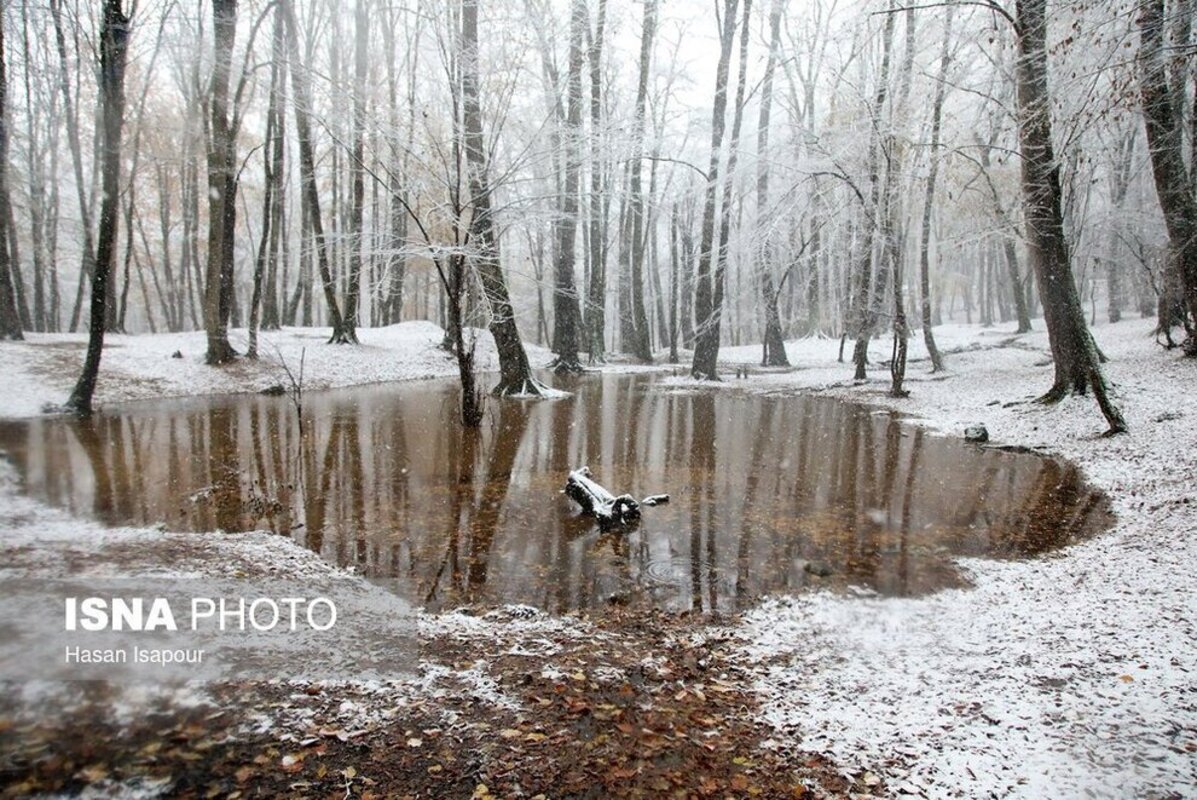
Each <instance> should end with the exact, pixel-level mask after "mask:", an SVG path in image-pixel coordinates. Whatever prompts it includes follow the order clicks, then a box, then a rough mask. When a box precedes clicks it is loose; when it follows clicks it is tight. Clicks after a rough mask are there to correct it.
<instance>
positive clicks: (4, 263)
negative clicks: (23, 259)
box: [0, 14, 25, 339]
mask: <svg viewBox="0 0 1197 800" xmlns="http://www.w3.org/2000/svg"><path fill="white" fill-rule="evenodd" d="M3 17H4V15H3V14H0V206H3V207H4V208H8V207H10V206H11V201H10V200H9V194H8V119H9V117H8V74H7V72H6V68H5V58H4V18H3ZM0 336H3V337H4V338H5V339H24V338H25V336H24V334H23V333H22V332H21V317H20V313H19V312H18V310H17V293H16V287H15V282H14V281H13V274H12V267H11V264H10V263H9V249H8V226H6V225H2V224H0Z"/></svg>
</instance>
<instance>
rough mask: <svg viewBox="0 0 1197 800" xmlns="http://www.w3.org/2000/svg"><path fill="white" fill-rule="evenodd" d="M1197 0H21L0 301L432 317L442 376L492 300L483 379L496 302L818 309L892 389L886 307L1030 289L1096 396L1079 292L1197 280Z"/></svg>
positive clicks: (714, 341) (627, 325)
mask: <svg viewBox="0 0 1197 800" xmlns="http://www.w3.org/2000/svg"><path fill="white" fill-rule="evenodd" d="M1195 8H1197V4H1195V3H1194V2H1193V0H1144V1H1143V2H1132V1H1130V0H1127V1H1125V2H1108V1H1106V0H1103V1H1101V2H1057V1H1056V0H1052V1H1051V2H1045V0H1017V2H997V0H981V1H980V2H927V3H922V2H910V3H907V2H901V3H899V2H895V1H894V0H888V2H887V1H886V0H873V1H872V2H853V1H852V0H755V2H753V1H752V0H706V1H702V2H700V1H699V0H665V1H664V2H661V0H460V1H455V2H442V1H441V0H355V1H354V2H338V1H336V0H270V1H267V0H242V1H241V2H237V0H211V2H205V3H197V4H192V3H180V2H175V1H174V0H135V1H134V2H133V3H122V2H119V0H105V2H103V3H93V2H87V1H86V0H48V2H46V1H44V0H39V1H37V2H34V1H32V0H30V1H23V0H10V1H9V2H6V3H5V4H4V8H3V16H2V22H3V47H4V52H3V65H4V73H5V74H4V76H3V79H4V82H3V86H4V90H5V91H4V108H3V121H4V130H3V137H0V156H3V158H2V162H0V163H2V164H3V169H2V170H0V239H2V240H3V241H0V322H2V323H3V327H4V331H5V333H6V334H7V335H8V336H10V337H14V338H16V337H19V336H20V335H21V332H22V331H37V332H65V331H69V332H75V331H82V330H85V329H87V326H88V325H89V324H91V325H92V328H93V341H94V340H95V338H96V337H97V336H101V335H102V333H103V332H128V333H142V332H163V331H188V330H199V329H202V330H204V331H205V332H206V335H207V343H208V347H207V358H208V361H209V363H213V364H220V363H224V362H226V361H228V360H230V359H232V358H234V357H236V356H238V355H240V354H242V353H244V348H243V347H241V346H240V345H238V346H236V347H235V346H234V344H236V343H238V342H239V343H241V344H244V343H245V338H238V337H234V340H233V341H232V342H230V339H229V334H228V330H229V328H230V327H233V328H248V329H249V331H248V334H247V336H248V349H249V351H250V352H249V354H250V355H254V354H255V353H256V350H257V335H256V332H257V330H259V329H262V330H270V329H275V328H278V327H279V326H283V325H287V326H327V327H330V328H331V329H332V339H333V340H336V341H341V342H345V343H347V346H352V343H353V342H354V341H356V338H357V336H356V331H357V329H358V328H360V327H366V326H380V325H389V324H393V323H396V322H400V321H404V320H410V319H431V320H434V321H436V322H438V323H439V324H441V325H442V326H444V327H445V328H446V329H447V331H449V334H448V336H449V339H450V341H449V342H448V343H449V344H450V345H453V344H454V343H456V349H457V351H458V357H459V362H460V366H461V368H462V371H463V380H464V379H465V378H464V376H465V373H466V372H467V371H468V370H472V336H471V333H470V331H471V328H472V327H487V326H489V327H490V329H491V331H492V333H494V335H495V338H496V342H497V344H498V346H499V350H500V358H501V361H502V362H503V364H502V367H503V369H502V372H503V375H502V377H501V381H500V389H501V390H504V391H508V392H516V391H523V392H527V391H533V392H534V391H535V390H536V387H537V384H535V382H534V381H530V380H529V375H528V364H527V358H526V356H525V355H524V352H523V348H522V346H521V345H520V339H521V337H522V339H523V340H525V341H532V342H536V343H539V344H542V345H545V346H546V347H551V348H552V349H553V351H554V352H555V353H556V354H557V360H556V362H555V366H556V367H557V368H558V369H564V370H573V369H577V368H579V367H580V366H581V365H582V364H584V363H587V362H589V363H597V362H601V361H602V360H603V359H604V358H605V356H606V354H609V353H623V354H629V355H631V356H632V357H633V358H635V359H638V360H641V361H650V360H651V359H652V358H653V357H654V354H656V355H657V356H658V357H661V356H664V357H665V358H668V359H669V360H675V361H676V360H681V359H682V358H685V359H687V360H688V361H689V360H690V359H692V370H693V372H694V374H695V375H696V376H698V377H714V376H715V375H716V367H715V365H716V358H717V352H718V348H719V346H720V345H724V346H727V345H733V346H734V345H745V344H754V343H761V344H762V345H763V346H762V362H763V363H765V364H770V365H776V366H782V365H785V363H786V355H785V351H784V348H783V347H782V345H781V342H782V341H783V340H784V339H786V338H792V337H796V336H807V335H821V336H829V337H839V338H841V349H840V353H841V357H842V358H843V359H844V360H845V361H847V360H853V361H855V370H856V374H857V376H858V377H859V376H863V374H864V370H865V368H866V366H867V364H866V358H867V344H868V342H869V340H870V339H872V338H875V337H882V336H884V337H887V341H888V338H889V337H890V336H891V335H892V336H893V338H894V347H893V358H892V360H891V363H890V367H891V372H892V373H893V388H892V390H893V391H894V392H895V393H901V392H902V391H903V390H902V387H901V375H900V374H898V373H899V371H900V370H901V371H903V372H904V370H905V341H906V339H907V338H908V337H909V336H919V337H922V338H923V339H924V341H925V344H926V345H927V349H928V350H929V351H930V354H931V357H932V362H933V363H932V366H934V367H936V368H938V367H939V366H941V365H942V364H941V362H942V357H941V355H940V354H939V353H938V352H937V350H936V348H935V347H934V341H933V338H932V334H933V326H934V325H937V324H940V323H942V322H944V321H949V320H955V321H967V322H978V323H981V324H985V325H989V324H995V325H996V324H1007V325H1009V326H1010V330H1012V331H1014V330H1017V331H1025V330H1027V329H1029V327H1030V326H1031V324H1032V320H1034V319H1036V318H1038V317H1040V316H1045V317H1046V324H1047V326H1048V327H1049V328H1050V329H1051V334H1052V352H1053V356H1054V357H1055V360H1056V362H1057V367H1056V374H1057V379H1056V385H1055V386H1053V387H1052V391H1051V392H1049V396H1048V399H1052V398H1053V397H1057V396H1061V395H1063V394H1064V393H1067V392H1068V391H1072V390H1084V389H1085V388H1086V387H1092V388H1094V389H1096V390H1097V392H1096V394H1098V396H1099V400H1101V401H1102V410H1103V411H1104V412H1106V417H1107V419H1108V420H1110V424H1111V429H1113V430H1118V429H1119V428H1120V419H1119V417H1118V411H1117V408H1115V407H1113V405H1112V402H1111V401H1110V400H1109V399H1108V398H1105V397H1104V394H1105V393H1104V385H1103V383H1102V380H1101V371H1100V367H1099V361H1100V357H1101V354H1100V353H1099V352H1097V350H1096V347H1095V346H1094V345H1093V342H1092V340H1091V338H1090V337H1089V336H1088V333H1087V330H1086V329H1085V326H1086V325H1087V324H1092V323H1094V322H1096V321H1097V320H1099V319H1100V320H1105V319H1108V320H1109V321H1117V320H1118V319H1119V318H1120V317H1123V316H1125V315H1127V314H1131V315H1144V316H1151V315H1158V316H1159V323H1160V324H1159V335H1160V340H1161V342H1162V343H1165V344H1166V345H1169V346H1171V345H1172V344H1173V343H1174V342H1175V343H1177V344H1180V343H1181V342H1182V340H1184V339H1185V336H1184V334H1185V331H1186V329H1189V328H1191V319H1192V317H1193V312H1194V311H1197V252H1195V251H1194V249H1195V248H1197V237H1195V236H1194V235H1193V226H1194V225H1197V213H1195V212H1197V206H1195V205H1194V203H1195V202H1197V199H1195V198H1197V169H1195V168H1194V167H1195V164H1197V161H1195V153H1197V116H1195V115H1194V105H1195V96H1197V80H1194V78H1195V75H1194V69H1193V68H1194V54H1195V53H1197V43H1195V41H1194V31H1193V17H1194V11H1195ZM93 285H94V288H95V290H96V291H94V292H93ZM1035 324H1037V325H1038V324H1040V323H1039V322H1036V323H1035ZM1173 328H1178V329H1179V334H1176V335H1175V339H1174V338H1173V337H1174V334H1173ZM1190 341H1191V339H1190ZM887 347H888V345H887ZM691 353H692V355H691ZM97 363H98V355H97ZM848 369H850V367H848V366H847V365H846V366H845V370H846V371H847V370H848ZM85 372H86V370H85ZM93 385H94V376H93ZM84 388H86V387H84ZM1044 388H1045V389H1047V388H1048V387H1044ZM79 391H80V390H79V389H77V390H76V394H75V396H73V397H72V402H74V403H75V404H76V407H77V408H81V409H85V408H89V407H90V389H88V390H87V391H88V396H87V402H86V403H77V402H75V401H77V400H79ZM1107 406H1108V408H1107Z"/></svg>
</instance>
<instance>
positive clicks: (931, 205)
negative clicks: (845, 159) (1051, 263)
mask: <svg viewBox="0 0 1197 800" xmlns="http://www.w3.org/2000/svg"><path fill="white" fill-rule="evenodd" d="M954 19H955V6H948V8H947V10H946V11H945V12H944V20H943V43H942V44H941V45H940V51H939V73H938V75H937V77H936V81H935V99H934V100H933V101H932V105H931V149H930V151H929V152H928V155H927V158H928V160H929V161H930V162H931V163H930V166H929V168H928V170H927V193H926V195H925V196H924V198H923V219H922V227H921V228H920V230H919V299H920V301H921V309H920V310H921V312H922V323H923V344H924V345H926V347H927V354H928V355H930V357H931V371H932V372H939V371H940V370H942V369H943V356H942V355H940V352H939V347H938V346H937V345H936V344H935V333H934V331H932V330H931V328H932V326H933V324H934V319H933V318H932V314H931V257H930V253H929V251H930V244H931V215H932V214H933V213H934V211H935V188H936V182H937V181H938V180H939V160H940V159H939V147H940V136H941V134H942V132H943V101H944V96H945V95H946V94H947V84H948V67H949V65H950V64H951V63H952V49H951V48H952V21H953V20H954ZM1015 294H1019V291H1018V289H1017V288H1015Z"/></svg>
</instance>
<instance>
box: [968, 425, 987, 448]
mask: <svg viewBox="0 0 1197 800" xmlns="http://www.w3.org/2000/svg"><path fill="white" fill-rule="evenodd" d="M964 441H966V442H976V443H978V444H981V443H984V442H988V441H989V430H988V429H987V428H986V427H985V426H984V425H980V424H978V425H969V426H968V427H967V428H965V429H964Z"/></svg>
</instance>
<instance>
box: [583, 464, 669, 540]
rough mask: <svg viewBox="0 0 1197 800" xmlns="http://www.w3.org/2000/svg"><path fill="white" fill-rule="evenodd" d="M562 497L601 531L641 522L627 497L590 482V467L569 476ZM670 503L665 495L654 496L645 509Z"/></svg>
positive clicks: (648, 499)
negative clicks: (567, 499)
mask: <svg viewBox="0 0 1197 800" xmlns="http://www.w3.org/2000/svg"><path fill="white" fill-rule="evenodd" d="M565 493H566V494H567V495H568V496H569V497H570V499H572V500H573V501H574V502H575V503H577V504H578V505H580V506H581V507H582V511H583V512H584V513H586V514H589V515H591V516H592V517H594V518H595V519H596V520H598V523H599V525H600V526H602V527H604V528H609V527H616V526H619V525H630V524H632V523H635V522H636V521H637V520H639V519H640V506H641V504H640V503H638V502H636V499H635V498H634V497H632V496H631V495H630V494H621V495H619V496H618V497H616V496H615V495H613V494H612V493H611V492H609V491H607V489H606V488H604V487H603V486H602V485H600V484H599V483H598V482H597V481H595V480H593V478H592V475H591V472H590V467H579V468H578V469H575V470H573V471H572V472H570V473H569V477H568V478H566V480H565ZM668 501H669V495H667V494H655V495H652V496H651V497H647V498H645V500H644V505H649V506H655V505H657V504H658V503H666V502H668Z"/></svg>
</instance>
